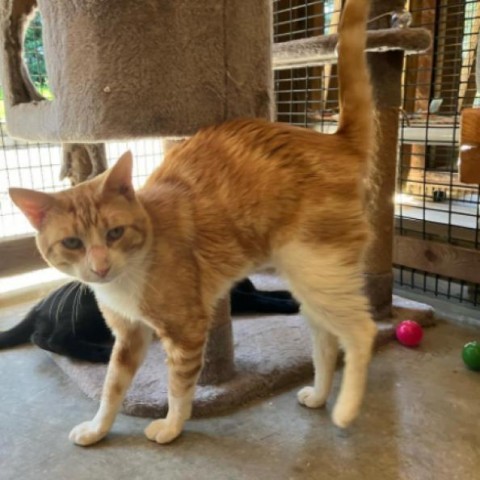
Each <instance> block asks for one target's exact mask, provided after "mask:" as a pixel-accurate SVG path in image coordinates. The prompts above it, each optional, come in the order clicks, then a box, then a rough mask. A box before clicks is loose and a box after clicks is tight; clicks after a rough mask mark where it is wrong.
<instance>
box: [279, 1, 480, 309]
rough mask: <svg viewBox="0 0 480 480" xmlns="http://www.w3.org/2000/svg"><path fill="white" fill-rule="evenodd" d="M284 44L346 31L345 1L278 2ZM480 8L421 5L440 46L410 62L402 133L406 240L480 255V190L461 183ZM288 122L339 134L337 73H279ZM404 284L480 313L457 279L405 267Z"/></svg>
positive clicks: (479, 296) (471, 288)
mask: <svg viewBox="0 0 480 480" xmlns="http://www.w3.org/2000/svg"><path fill="white" fill-rule="evenodd" d="M273 5H274V40H275V42H285V41H289V40H295V39H299V38H306V37H310V36H313V35H322V34H328V33H332V32H333V31H335V30H336V26H337V24H338V19H339V10H340V7H341V1H313V0H310V1H308V0H305V1H295V0H276V1H275V0H274V2H273ZM479 5H480V2H477V1H468V0H466V1H459V0H448V1H446V0H439V1H437V0H411V1H410V2H407V6H408V7H409V9H410V11H411V13H412V17H413V25H412V26H414V27H424V28H427V29H429V30H430V31H431V32H432V34H433V38H434V45H433V48H432V49H431V51H430V52H428V53H427V54H426V55H418V56H411V57H407V59H406V61H405V69H404V73H403V110H402V113H401V127H400V131H399V139H400V142H399V160H398V176H397V194H396V198H395V203H396V225H397V234H398V235H408V236H416V237H418V238H421V239H425V240H434V241H436V242H444V243H447V244H450V245H454V246H461V247H467V248H471V249H478V248H479V241H480V239H479V208H480V206H479V187H478V185H466V184H461V183H460V182H459V178H458V168H457V161H458V144H459V125H460V112H461V109H462V108H464V107H471V106H472V105H477V104H479V103H480V101H479V100H480V99H479V97H478V93H477V92H476V89H475V77H474V66H475V52H476V48H477V47H476V46H477V36H478V30H479V25H480V19H479V15H480V13H479V10H480V6H479ZM275 89H276V102H277V116H278V120H279V121H282V122H288V123H292V124H295V125H300V126H305V127H310V128H314V129H316V130H318V131H323V132H327V133H328V132H332V131H334V130H335V128H336V120H337V115H338V84H337V77H336V67H335V66H330V65H326V66H322V67H309V68H298V69H290V70H288V69H286V70H279V71H277V72H275ZM395 280H396V282H397V283H398V284H399V285H403V286H408V287H411V288H414V289H418V290H420V291H422V292H426V293H431V294H435V295H439V296H444V297H446V298H448V299H450V300H452V301H461V302H467V303H471V304H474V305H479V301H480V291H479V286H478V285H474V284H471V283H467V282H465V281H463V282H462V281H459V280H455V279H452V278H449V277H443V276H440V275H434V274H431V273H428V272H422V271H420V270H413V269H411V268H406V267H403V266H400V265H397V266H396V269H395Z"/></svg>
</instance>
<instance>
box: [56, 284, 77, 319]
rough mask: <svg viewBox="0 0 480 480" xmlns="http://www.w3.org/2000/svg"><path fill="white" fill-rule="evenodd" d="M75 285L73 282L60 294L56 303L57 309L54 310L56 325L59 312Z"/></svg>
mask: <svg viewBox="0 0 480 480" xmlns="http://www.w3.org/2000/svg"><path fill="white" fill-rule="evenodd" d="M76 286H77V284H76V283H73V284H72V286H71V287H70V288H69V289H68V290H67V292H65V293H64V294H63V295H62V298H61V299H60V300H59V302H58V305H57V310H56V313H55V325H58V323H59V318H60V314H61V312H62V311H63V309H64V307H65V304H66V302H67V300H68V298H69V297H70V295H71V294H72V292H73V291H74V290H75V287H76Z"/></svg>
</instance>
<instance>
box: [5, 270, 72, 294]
mask: <svg viewBox="0 0 480 480" xmlns="http://www.w3.org/2000/svg"><path fill="white" fill-rule="evenodd" d="M67 278H68V277H67V276H66V275H64V274H63V273H61V272H59V271H57V270H54V269H53V268H43V269H41V270H34V271H33V272H28V273H22V274H20V275H14V276H12V277H6V278H0V295H5V294H10V293H13V292H15V291H20V290H26V289H29V288H32V287H35V286H37V285H45V284H48V283H51V282H55V281H59V280H62V279H67Z"/></svg>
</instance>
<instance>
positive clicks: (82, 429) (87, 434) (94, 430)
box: [68, 420, 108, 447]
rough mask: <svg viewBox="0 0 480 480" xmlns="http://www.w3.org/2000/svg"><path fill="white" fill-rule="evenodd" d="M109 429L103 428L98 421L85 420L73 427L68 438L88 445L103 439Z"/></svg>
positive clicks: (83, 445)
mask: <svg viewBox="0 0 480 480" xmlns="http://www.w3.org/2000/svg"><path fill="white" fill-rule="evenodd" d="M107 433H108V431H105V430H103V429H101V428H100V427H99V425H98V423H96V422H94V421H93V420H92V421H90V422H83V423H80V424H79V425H77V426H76V427H74V428H73V429H72V431H71V432H70V434H69V435H68V438H69V439H70V441H72V442H73V443H76V444H77V445H81V446H82V447H86V446H88V445H92V444H94V443H97V442H98V441H99V440H101V439H102V438H103V437H104V436H105V435H106V434H107Z"/></svg>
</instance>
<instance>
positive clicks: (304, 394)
mask: <svg viewBox="0 0 480 480" xmlns="http://www.w3.org/2000/svg"><path fill="white" fill-rule="evenodd" d="M297 398H298V401H299V402H300V403H301V404H302V405H305V406H306V407H308V408H320V407H323V406H324V405H325V402H326V401H327V399H326V398H325V396H324V395H322V396H320V395H318V394H317V393H316V392H315V389H314V388H313V387H305V388H302V389H301V390H300V391H299V392H298V393H297Z"/></svg>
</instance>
